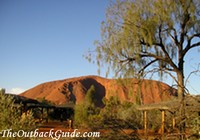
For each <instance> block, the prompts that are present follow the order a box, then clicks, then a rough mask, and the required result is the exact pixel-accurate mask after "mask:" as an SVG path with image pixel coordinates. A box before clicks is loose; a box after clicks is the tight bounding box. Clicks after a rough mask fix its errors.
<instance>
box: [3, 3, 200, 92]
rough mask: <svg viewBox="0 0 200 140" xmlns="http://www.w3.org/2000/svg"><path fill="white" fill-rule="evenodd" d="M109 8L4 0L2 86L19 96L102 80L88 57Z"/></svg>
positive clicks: (192, 63) (199, 88)
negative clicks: (43, 87)
mask: <svg viewBox="0 0 200 140" xmlns="http://www.w3.org/2000/svg"><path fill="white" fill-rule="evenodd" d="M108 5H109V2H108V0H0V87H1V88H6V91H7V92H12V93H19V92H21V91H23V90H27V89H29V88H32V87H34V86H36V85H38V84H40V83H43V82H47V81H52V80H59V79H65V78H71V77H78V76H84V75H98V73H97V66H96V65H95V64H91V63H89V62H88V61H87V60H86V59H85V58H84V57H83V55H84V54H86V53H87V51H88V50H89V48H94V47H95V46H94V41H95V40H98V39H100V35H101V32H100V27H101V22H102V21H103V20H105V12H106V7H107V6H108ZM191 54H192V55H191V56H192V58H190V56H188V58H187V59H188V60H189V63H188V64H189V67H187V71H189V70H191V68H193V67H196V64H197V63H199V61H200V57H199V53H197V49H196V50H194V51H191ZM101 76H105V74H104V73H102V74H101ZM199 83H200V78H199V77H192V78H191V81H190V85H192V86H188V87H189V88H190V89H191V92H193V93H200V85H199ZM193 89H195V90H193Z"/></svg>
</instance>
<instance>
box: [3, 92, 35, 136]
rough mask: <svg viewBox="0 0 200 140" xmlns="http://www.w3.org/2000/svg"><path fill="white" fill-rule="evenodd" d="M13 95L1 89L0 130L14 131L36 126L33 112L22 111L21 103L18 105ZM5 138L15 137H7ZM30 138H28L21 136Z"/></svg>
mask: <svg viewBox="0 0 200 140" xmlns="http://www.w3.org/2000/svg"><path fill="white" fill-rule="evenodd" d="M14 102H15V100H14V98H13V97H12V96H11V95H8V94H5V90H1V91H0V120H1V121H0V130H7V129H12V131H16V132H17V131H18V130H24V131H30V130H34V129H35V128H36V125H35V120H34V118H33V114H32V112H30V111H28V112H26V113H23V112H22V108H21V106H20V104H18V105H16V104H15V103H14ZM4 139H13V138H12V137H11V138H9V137H5V138H4ZM21 139H28V138H21Z"/></svg>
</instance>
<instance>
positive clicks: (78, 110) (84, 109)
mask: <svg viewBox="0 0 200 140" xmlns="http://www.w3.org/2000/svg"><path fill="white" fill-rule="evenodd" d="M95 93H96V91H95V87H94V85H92V86H91V87H90V88H89V89H88V91H87V93H86V95H85V100H84V101H83V102H82V103H80V104H77V105H75V116H74V120H75V125H76V126H81V127H88V126H89V125H90V122H91V120H90V119H95V118H93V117H92V115H95V114H98V112H99V109H98V108H96V107H95V102H96V100H95Z"/></svg>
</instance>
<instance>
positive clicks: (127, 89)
mask: <svg viewBox="0 0 200 140" xmlns="http://www.w3.org/2000/svg"><path fill="white" fill-rule="evenodd" d="M92 85H94V87H95V90H96V93H95V98H96V100H97V104H96V105H97V106H99V107H103V106H104V105H103V102H102V99H103V98H106V99H109V98H110V97H111V96H116V97H118V98H119V99H120V100H121V101H125V100H126V101H131V102H141V103H143V104H150V103H157V102H161V101H166V100H170V99H171V98H173V97H174V96H175V95H176V90H175V89H173V88H171V87H170V86H168V85H167V84H164V83H162V82H158V81H153V80H142V81H139V80H137V79H121V80H116V79H106V78H102V77H98V76H83V77H77V78H70V79H64V80H58V81H52V82H46V83H43V84H40V85H38V86H36V87H33V88H31V89H29V90H27V91H25V92H23V93H22V94H20V96H24V97H27V98H31V99H41V98H43V99H44V98H45V99H46V100H48V101H51V102H53V103H55V104H57V105H62V104H66V103H69V102H74V103H76V104H78V103H80V102H82V101H83V100H84V98H85V95H86V93H87V91H88V89H89V88H90V87H91V86H92Z"/></svg>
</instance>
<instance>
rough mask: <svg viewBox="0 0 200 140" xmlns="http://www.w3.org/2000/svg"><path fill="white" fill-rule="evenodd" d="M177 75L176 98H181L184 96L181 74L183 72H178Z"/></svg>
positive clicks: (182, 76)
mask: <svg viewBox="0 0 200 140" xmlns="http://www.w3.org/2000/svg"><path fill="white" fill-rule="evenodd" d="M177 77H178V99H180V100H182V99H183V97H184V75H183V72H178V73H177Z"/></svg>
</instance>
